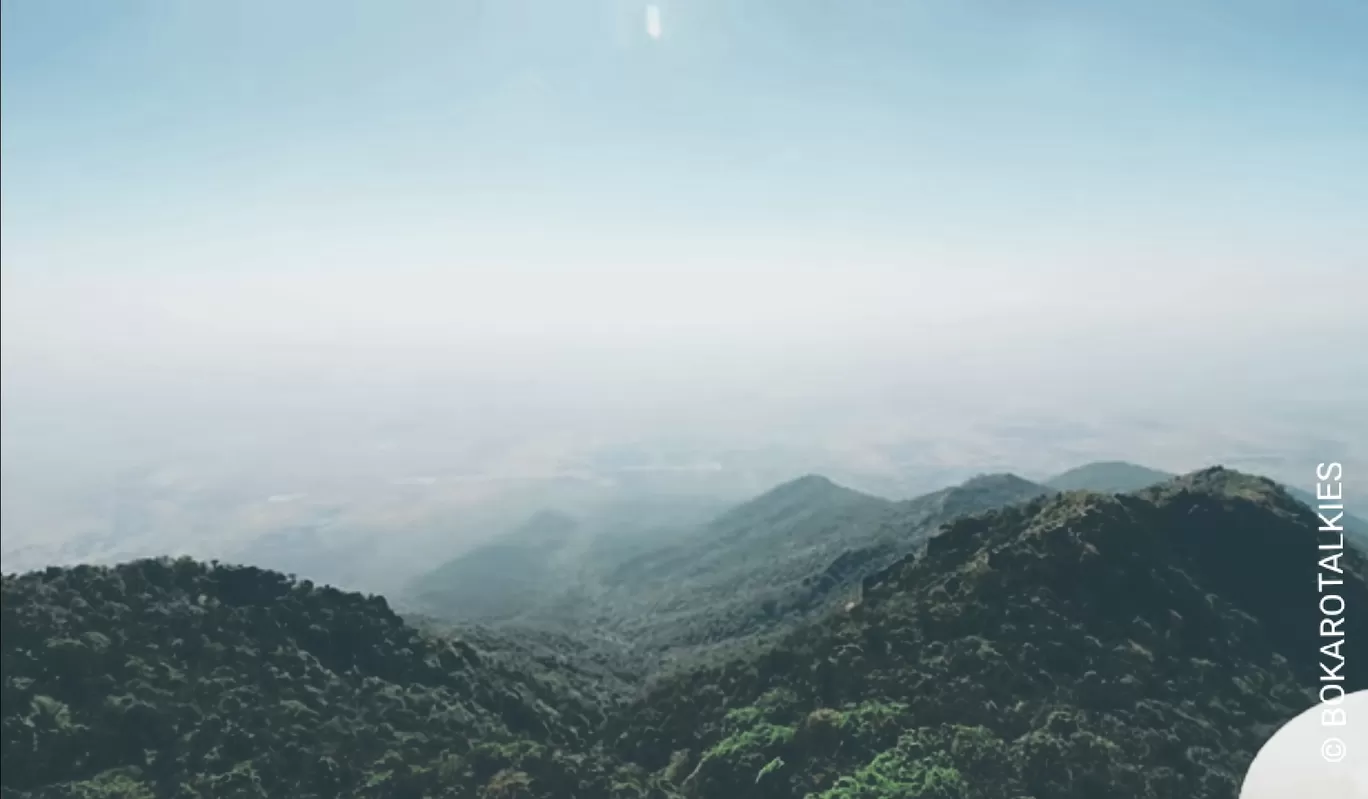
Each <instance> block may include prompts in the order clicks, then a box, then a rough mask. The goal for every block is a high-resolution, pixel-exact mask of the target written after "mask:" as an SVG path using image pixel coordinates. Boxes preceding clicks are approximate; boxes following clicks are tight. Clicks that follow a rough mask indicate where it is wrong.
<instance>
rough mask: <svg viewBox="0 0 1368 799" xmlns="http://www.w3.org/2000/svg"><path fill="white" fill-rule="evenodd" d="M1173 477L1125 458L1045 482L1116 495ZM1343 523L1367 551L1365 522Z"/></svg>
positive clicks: (1303, 496)
mask: <svg viewBox="0 0 1368 799" xmlns="http://www.w3.org/2000/svg"><path fill="white" fill-rule="evenodd" d="M1173 477H1174V475H1171V474H1169V473H1167V472H1161V471H1158V470H1156V469H1150V468H1149V467H1146V466H1138V465H1136V464H1134V463H1126V462H1125V461H1098V462H1097V463H1088V464H1084V465H1083V466H1079V467H1077V468H1074V469H1070V470H1069V471H1067V472H1064V473H1063V474H1061V475H1058V476H1056V477H1052V478H1050V479H1049V480H1046V481H1045V484H1046V485H1048V486H1050V487H1051V488H1054V489H1058V490H1060V491H1100V492H1103V493H1108V494H1117V493H1130V492H1134V491H1142V490H1144V489H1146V488H1151V487H1153V486H1156V485H1158V484H1160V483H1163V482H1166V481H1168V480H1171V479H1173ZM1282 488H1283V489H1284V490H1285V491H1286V492H1287V493H1288V495H1290V496H1291V497H1292V498H1293V499H1295V500H1297V501H1298V502H1300V503H1302V504H1303V505H1306V506H1307V507H1308V508H1315V507H1316V506H1317V504H1318V503H1317V500H1316V497H1315V496H1314V495H1312V494H1311V492H1310V491H1306V490H1304V489H1301V488H1296V487H1295V486H1289V485H1283V486H1282ZM1342 524H1343V526H1344V532H1345V536H1346V537H1347V538H1349V539H1351V540H1353V541H1354V542H1355V543H1356V544H1357V545H1358V547H1359V548H1360V549H1362V550H1363V551H1364V552H1368V521H1365V520H1364V519H1362V518H1361V517H1359V516H1356V515H1354V514H1352V513H1346V514H1344V519H1343V520H1342Z"/></svg>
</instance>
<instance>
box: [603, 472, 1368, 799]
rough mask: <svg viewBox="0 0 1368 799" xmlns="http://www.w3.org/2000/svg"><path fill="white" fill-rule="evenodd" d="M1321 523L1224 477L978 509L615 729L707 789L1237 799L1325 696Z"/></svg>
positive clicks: (699, 790)
mask: <svg viewBox="0 0 1368 799" xmlns="http://www.w3.org/2000/svg"><path fill="white" fill-rule="evenodd" d="M1308 521H1309V519H1308V518H1307V517H1306V514H1305V510H1304V509H1303V508H1302V507H1300V506H1299V505H1298V504H1296V503H1295V502H1294V501H1293V500H1292V499H1291V498H1290V497H1288V496H1287V494H1286V493H1285V492H1283V491H1281V490H1280V489H1278V488H1277V487H1276V486H1275V485H1274V484H1272V483H1271V482H1269V481H1266V480H1262V479H1260V478H1251V477H1247V476H1244V475H1239V474H1236V473H1232V472H1227V471H1223V470H1210V471H1206V472H1201V473H1197V474H1194V475H1190V476H1188V477H1185V478H1182V479H1179V480H1176V481H1174V482H1172V483H1168V484H1165V485H1164V486H1162V487H1159V488H1156V489H1152V490H1151V491H1149V492H1146V493H1145V494H1144V495H1141V496H1125V495H1121V496H1104V495H1099V494H1089V493H1080V494H1066V495H1063V496H1059V497H1054V498H1048V499H1047V498H1041V499H1036V500H1033V501H1031V502H1030V503H1027V504H1025V505H1019V506H1016V507H1013V508H1009V509H1007V510H1003V511H1000V512H994V513H989V514H986V515H978V516H972V517H966V518H963V519H960V520H958V521H956V522H954V523H952V524H950V525H949V526H948V527H947V528H946V530H945V531H944V532H943V533H942V534H941V535H939V536H938V537H936V538H933V539H932V540H931V542H930V544H929V547H928V549H927V551H926V554H925V556H924V557H920V558H906V559H903V560H901V561H899V562H898V563H896V564H894V565H893V566H892V567H890V568H889V569H886V570H884V571H883V572H881V573H880V574H877V575H874V576H871V577H870V578H869V579H867V580H866V581H865V586H864V595H863V600H862V602H861V603H860V604H859V605H858V606H856V607H854V608H852V609H851V610H850V611H849V612H847V613H837V614H835V615H833V616H831V617H829V618H828V619H826V620H824V621H822V622H820V623H818V624H815V625H812V626H809V627H805V628H803V629H801V630H799V631H796V632H794V633H793V634H791V635H789V636H787V637H786V638H785V639H783V641H782V642H780V643H778V644H777V645H775V646H774V647H772V648H769V649H767V650H765V651H764V652H762V653H758V654H757V655H755V656H754V657H751V658H749V659H747V660H744V661H734V662H729V663H726V664H723V665H720V666H716V667H712V668H708V669H702V670H697V671H694V672H691V673H688V674H684V675H679V676H676V677H672V678H669V679H667V680H664V681H662V682H661V683H660V684H658V685H656V686H655V687H654V688H653V689H652V690H651V692H650V693H649V694H648V695H646V696H644V697H643V698H642V699H641V700H639V701H638V702H637V704H636V705H635V707H634V708H633V709H632V710H631V711H630V712H628V713H625V714H622V715H619V716H615V717H614V720H613V721H612V722H610V730H611V737H613V739H614V740H615V743H616V746H617V747H618V749H619V751H620V752H622V753H623V755H624V756H625V757H628V758H630V759H633V760H635V761H636V762H639V763H641V764H643V765H644V766H646V767H647V768H650V769H653V770H654V769H663V770H664V773H665V774H666V775H667V776H668V777H669V778H670V779H671V780H672V781H673V783H674V785H675V786H676V787H677V789H678V790H679V791H680V792H681V793H683V794H684V795H686V796H690V797H736V796H763V797H776V798H778V797H804V796H812V797H823V799H854V798H855V797H861V798H863V799H875V798H876V797H877V798H878V799H883V798H884V797H939V798H946V797H957V798H961V799H968V798H969V797H974V798H975V799H989V797H993V798H994V799H995V798H996V797H1026V796H1033V797H1051V798H1052V799H1054V798H1056V797H1062V798H1064V799H1071V798H1076V799H1094V798H1095V797H1099V796H1107V797H1137V798H1138V797H1146V798H1148V797H1155V798H1157V797H1176V796H1183V797H1193V798H1194V799H1216V798H1217V797H1220V798H1221V799H1234V797H1235V796H1236V791H1237V785H1238V780H1239V778H1240V776H1241V775H1242V773H1243V769H1244V768H1245V767H1246V765H1247V764H1248V763H1249V761H1250V760H1251V759H1252V757H1253V754H1254V752H1255V751H1256V750H1257V748H1258V747H1259V745H1260V744H1261V743H1262V741H1264V740H1265V739H1266V738H1267V737H1269V735H1271V733H1272V732H1273V730H1274V729H1275V728H1276V727H1277V726H1278V725H1279V724H1281V723H1282V722H1284V721H1286V720H1288V719H1290V718H1291V717H1293V716H1294V715H1295V714H1296V713H1298V712H1300V711H1301V710H1303V709H1305V708H1307V707H1309V706H1310V705H1311V704H1312V703H1313V701H1314V698H1315V697H1314V694H1313V693H1312V692H1313V690H1314V686H1316V685H1317V677H1316V675H1317V673H1318V667H1317V663H1316V658H1317V657H1318V651H1317V646H1318V645H1319V642H1318V641H1317V640H1316V638H1315V636H1316V629H1317V618H1316V612H1317V611H1316V606H1317V605H1316V602H1317V595H1316V579H1315V571H1316V569H1317V562H1316V558H1315V555H1316V550H1315V549H1314V542H1315V538H1314V535H1313V534H1312V533H1311V532H1310V529H1311V528H1310V526H1309V525H1308ZM1345 564H1346V566H1348V569H1349V572H1350V574H1348V575H1347V576H1346V579H1347V581H1348V585H1346V586H1345V592H1344V593H1345V595H1346V602H1348V603H1350V604H1351V606H1353V605H1359V604H1364V603H1368V586H1366V582H1368V570H1366V569H1365V564H1364V561H1363V559H1362V558H1361V557H1358V556H1351V557H1350V558H1347V559H1346V560H1345ZM1351 624H1352V625H1353V631H1352V632H1350V633H1349V637H1348V639H1347V640H1348V641H1349V642H1351V643H1350V645H1349V646H1346V652H1345V654H1346V657H1347V658H1348V660H1349V662H1350V663H1353V662H1364V659H1365V658H1368V646H1366V644H1368V635H1366V634H1365V633H1368V629H1365V624H1364V623H1363V621H1362V620H1359V621H1351ZM1360 631H1362V632H1360ZM1350 647H1352V651H1349V650H1350ZM1365 685H1368V679H1365V672H1364V671H1363V670H1362V668H1361V667H1360V668H1359V669H1358V670H1357V671H1355V672H1354V674H1353V676H1352V677H1351V679H1350V682H1349V684H1347V685H1346V688H1350V689H1352V688H1354V687H1365Z"/></svg>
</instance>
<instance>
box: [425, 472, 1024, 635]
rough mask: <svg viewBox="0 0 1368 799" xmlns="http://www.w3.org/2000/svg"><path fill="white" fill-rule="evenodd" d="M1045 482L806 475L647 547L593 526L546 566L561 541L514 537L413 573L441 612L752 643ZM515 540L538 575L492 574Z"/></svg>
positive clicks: (602, 631)
mask: <svg viewBox="0 0 1368 799" xmlns="http://www.w3.org/2000/svg"><path fill="white" fill-rule="evenodd" d="M1046 491H1047V489H1045V488H1044V487H1042V486H1039V485H1036V484H1034V483H1031V482H1029V481H1026V480H1023V479H1021V478H1019V477H1015V476H1013V475H984V476H980V477H977V478H974V479H973V480H970V481H968V482H966V483H965V484H963V485H961V486H954V487H951V488H947V489H942V490H940V491H936V492H933V493H931V494H928V495H925V496H922V497H918V498H916V499H913V500H908V501H905V502H893V501H890V500H886V499H882V498H879V497H874V496H870V495H868V494H863V493H860V492H857V491H853V490H851V489H848V488H845V487H842V486H839V485H836V484H835V483H833V482H832V481H831V480H829V479H827V478H825V477H821V476H818V475H808V476H806V477H802V478H799V479H797V480H793V481H790V482H788V483H785V484H783V485H780V486H778V487H776V488H774V489H772V490H770V491H768V492H766V493H764V494H762V495H760V496H759V497H756V498H754V499H752V500H750V501H748V502H746V503H743V504H741V505H739V506H737V507H735V508H732V509H730V510H728V511H727V512H725V513H722V514H721V515H719V516H718V517H717V518H715V519H713V520H712V521H710V522H708V523H706V524H702V525H699V526H698V527H696V528H695V529H693V530H689V531H679V532H676V533H674V534H673V535H670V536H660V535H657V536H655V537H654V538H652V539H651V540H653V541H654V542H655V545H654V546H651V545H643V544H638V545H637V546H636V548H634V549H629V548H627V547H626V544H625V541H624V539H623V538H618V539H613V538H609V537H606V536H598V537H595V538H594V539H593V540H592V542H591V543H589V544H587V545H585V546H583V547H581V548H580V549H579V550H578V552H579V553H580V556H579V559H578V560H571V561H566V562H564V563H563V564H562V565H561V566H560V567H556V568H551V567H548V566H546V565H545V564H547V563H549V562H550V561H551V560H552V559H554V558H556V557H558V553H559V552H561V551H563V550H562V549H557V548H556V547H554V546H550V545H544V546H539V547H519V548H516V550H515V549H514V547H515V544H514V542H512V541H510V540H508V539H501V540H500V541H499V542H498V547H499V548H498V549H497V550H492V549H491V548H485V549H482V550H477V551H475V552H473V553H470V554H469V555H467V556H464V557H462V558H458V559H456V560H454V561H452V562H451V563H449V564H447V565H446V566H443V567H442V568H441V569H439V570H438V571H436V572H434V573H432V574H430V575H427V576H425V577H424V578H423V579H422V580H421V582H420V585H421V586H422V589H423V591H425V592H426V593H425V594H424V597H425V599H426V600H428V601H427V603H426V607H428V608H429V609H430V611H431V612H432V614H433V615H435V616H437V617H440V618H446V619H449V620H460V621H470V620H488V619H489V617H488V616H487V615H481V611H482V609H483V608H485V607H487V606H488V605H489V604H491V603H492V602H496V601H498V602H503V603H505V605H513V604H515V603H516V604H518V605H519V606H520V607H521V608H522V612H520V613H519V615H518V616H517V619H516V621H517V623H518V626H520V627H524V628H526V627H534V628H538V629H543V630H547V629H549V630H572V629H573V630H576V631H577V632H578V633H579V634H585V633H586V632H587V631H596V632H597V633H598V634H599V635H600V637H601V639H602V640H604V641H607V642H611V641H631V642H632V644H633V647H634V648H635V649H636V650H638V651H643V650H644V651H645V652H653V653H670V654H671V655H672V656H680V657H686V658H687V657H691V656H692V655H693V654H697V653H699V652H702V651H707V650H711V649H714V648H716V647H718V646H723V647H729V646H731V645H734V644H741V645H744V646H753V645H754V644H755V643H756V636H764V635H769V634H772V633H774V632H776V631H778V630H780V629H783V628H786V627H788V626H792V625H793V624H795V623H798V622H800V621H801V620H802V619H804V618H807V617H808V616H811V615H813V614H815V613H820V612H822V611H824V610H826V609H828V608H829V607H831V606H832V605H833V604H839V603H840V602H842V601H844V600H845V599H846V598H848V596H850V595H851V594H852V592H853V590H854V587H855V586H856V585H858V583H859V581H860V580H861V579H862V578H863V577H864V576H865V575H867V574H869V573H871V572H873V571H875V570H877V569H879V568H882V567H884V566H886V565H888V564H889V563H891V562H893V561H894V560H896V559H898V558H899V557H902V556H904V555H906V554H908V553H910V552H912V551H914V550H915V549H916V548H917V547H919V546H920V545H921V544H923V543H924V542H925V540H926V538H927V537H928V536H929V535H930V534H931V533H932V532H934V530H935V529H936V527H937V526H938V525H940V524H942V523H944V522H946V521H949V520H950V519H952V518H955V517H956V516H959V515H962V514H964V513H972V512H977V511H981V510H986V509H989V508H995V507H1002V506H1004V505H1008V504H1011V503H1013V502H1019V501H1022V500H1025V499H1029V498H1031V497H1035V496H1039V495H1041V494H1043V493H1045V492H1046ZM514 551H516V554H517V562H519V563H525V564H526V565H525V566H523V567H522V568H523V572H522V574H526V575H536V579H537V580H540V582H539V583H538V584H537V585H533V586H526V587H525V586H524V584H525V583H526V582H528V581H529V580H528V578H525V577H522V576H519V577H518V578H517V579H511V580H508V581H506V582H504V583H500V582H499V580H498V578H497V577H495V576H494V575H498V574H500V573H501V572H499V571H497V570H496V568H495V566H494V565H493V564H491V562H490V561H489V556H490V555H491V554H492V553H497V554H498V556H499V557H500V558H503V559H504V562H506V563H509V564H512V563H514V562H515V559H514V558H513V557H512V556H511V553H512V552H514ZM509 567H510V568H512V567H513V566H512V565H510V566H509ZM462 584H463V585H466V586H468V588H466V589H464V590H461V589H460V588H459V586H460V585H462ZM448 585H449V586H450V588H444V587H443V586H448ZM546 586H552V587H553V589H552V590H548V589H547V588H546ZM500 597H503V598H502V599H498V598H500ZM505 620H507V619H505ZM610 648H611V647H610ZM638 662H644V661H638Z"/></svg>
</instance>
